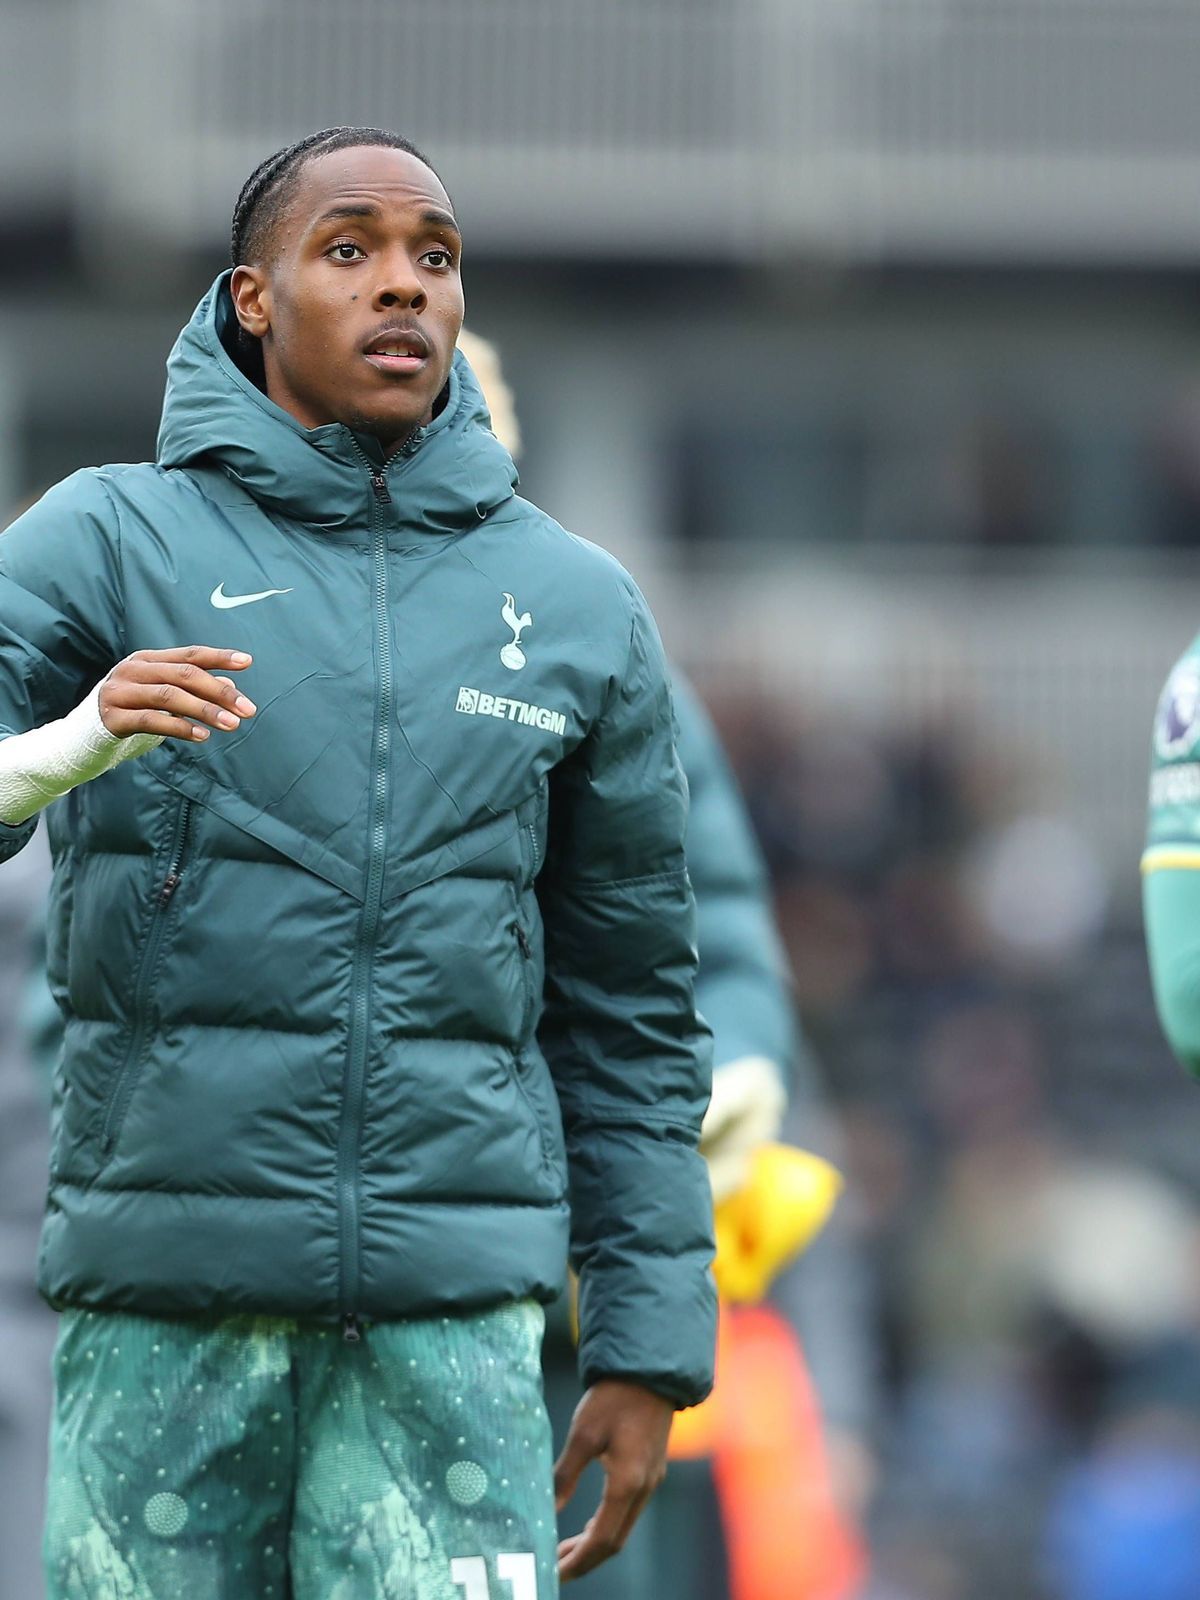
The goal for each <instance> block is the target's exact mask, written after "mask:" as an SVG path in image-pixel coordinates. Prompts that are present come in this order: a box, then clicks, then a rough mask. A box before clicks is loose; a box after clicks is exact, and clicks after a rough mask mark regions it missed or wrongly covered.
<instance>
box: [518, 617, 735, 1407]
mask: <svg viewBox="0 0 1200 1600" xmlns="http://www.w3.org/2000/svg"><path fill="white" fill-rule="evenodd" d="M632 600H633V605H634V611H633V616H632V619H631V631H630V634H629V644H628V654H627V658H626V664H625V666H624V669H623V671H622V673H621V676H620V678H619V679H617V680H615V681H614V683H613V685H612V689H611V692H610V695H609V700H608V704H607V706H606V709H605V710H604V712H603V714H602V716H601V717H600V718H599V720H598V722H597V724H596V725H595V727H594V728H593V729H592V731H591V732H590V733H589V734H588V736H587V738H586V739H585V740H584V741H583V743H582V744H581V745H580V746H579V748H578V749H577V750H576V751H575V752H574V753H573V754H572V755H571V756H570V757H569V758H568V759H567V760H566V761H565V762H564V763H563V764H562V765H561V766H559V767H557V768H556V769H555V772H554V774H553V776H552V779H551V797H550V834H549V844H548V849H547V856H546V864H545V867H544V868H543V870H542V874H541V876H540V878H539V879H538V895H539V899H540V902H541V907H542V916H543V919H544V923H545V935H546V943H545V948H546V988H545V1010H544V1012H543V1017H542V1025H541V1028H540V1029H539V1033H538V1038H539V1041H540V1043H541V1046H542V1049H543V1050H544V1051H545V1054H546V1059H547V1061H548V1062H549V1064H550V1069H551V1072H552V1073H553V1076H554V1083H555V1088H556V1090H557V1092H558V1099H559V1104H560V1107H561V1109H562V1117H563V1128H564V1132H565V1135H566V1142H567V1159H568V1167H569V1180H570V1199H571V1261H572V1265H573V1266H574V1267H575V1269H576V1270H577V1271H578V1273H579V1322H580V1341H579V1367H580V1376H581V1378H582V1379H583V1382H584V1384H585V1385H587V1384H591V1383H594V1382H595V1381H596V1380H597V1379H598V1378H602V1377H623V1378H627V1379H630V1380H635V1381H639V1382H641V1383H643V1384H645V1386H646V1387H647V1388H650V1389H654V1390H656V1391H657V1392H658V1393H660V1394H663V1395H667V1396H668V1397H670V1398H671V1399H672V1400H674V1401H675V1403H676V1404H677V1405H695V1404H696V1403H697V1402H698V1401H700V1400H702V1399H703V1398H704V1396H705V1395H706V1394H707V1393H708V1391H709V1389H710V1388H711V1386H712V1378H713V1356H714V1345H715V1338H716V1290H715V1285H714V1282H713V1278H712V1273H711V1271H710V1264H711V1261H712V1255H713V1237H712V1191H711V1189H710V1187H709V1182H708V1174H707V1170H706V1168H705V1164H704V1161H703V1158H702V1157H701V1156H700V1154H699V1152H698V1149H697V1145H698V1142H699V1137H700V1124H701V1120H702V1118H703V1116H704V1111H705V1108H706V1106H707V1104H708V1098H709V1093H710V1089H711V1077H712V1066H711V1061H712V1039H711V1035H710V1033H709V1030H708V1028H707V1027H706V1026H705V1024H704V1023H703V1022H702V1021H701V1020H700V1018H699V1017H698V1016H697V1013H696V1008H695V999H694V983H695V969H696V949H695V914H694V901H693V896H692V889H691V884H690V882H689V879H688V874H687V870H686V865H685V860H684V835H685V830H686V824H687V790H686V786H685V784H684V780H683V773H682V770H681V768H680V765H679V760H678V757H677V755H676V748H675V734H674V716H673V712H672V703H671V693H670V688H669V685H668V681H667V669H666V662H665V661H664V659H663V655H662V646H661V644H660V642H659V639H658V634H657V631H656V629H655V627H654V624H653V622H652V620H651V618H650V615H649V612H648V611H647V610H646V608H645V603H644V602H643V601H642V599H641V596H640V595H638V594H636V592H635V593H634V594H633V595H632Z"/></svg>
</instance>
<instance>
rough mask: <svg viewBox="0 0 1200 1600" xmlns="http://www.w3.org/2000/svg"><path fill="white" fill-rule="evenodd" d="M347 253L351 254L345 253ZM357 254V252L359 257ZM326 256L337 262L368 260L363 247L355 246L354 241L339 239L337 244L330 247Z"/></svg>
mask: <svg viewBox="0 0 1200 1600" xmlns="http://www.w3.org/2000/svg"><path fill="white" fill-rule="evenodd" d="M347 251H348V252H350V253H349V254H344V253H343V252H347ZM355 252H357V255H356V254H355ZM325 254H326V255H327V256H332V257H333V259H334V260H335V261H355V260H358V259H359V258H361V259H362V260H364V261H365V260H366V251H365V250H363V248H362V246H361V245H357V244H355V242H354V240H353V239H339V240H338V241H337V242H336V244H331V245H330V247H329V249H328V250H326V252H325Z"/></svg>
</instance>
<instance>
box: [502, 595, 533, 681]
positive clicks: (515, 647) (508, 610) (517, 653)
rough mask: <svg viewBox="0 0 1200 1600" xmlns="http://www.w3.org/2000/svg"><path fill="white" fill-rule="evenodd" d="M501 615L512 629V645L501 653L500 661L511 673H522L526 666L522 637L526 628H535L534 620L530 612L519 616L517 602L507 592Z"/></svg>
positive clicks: (506, 646)
mask: <svg viewBox="0 0 1200 1600" xmlns="http://www.w3.org/2000/svg"><path fill="white" fill-rule="evenodd" d="M500 615H501V616H502V617H503V618H504V621H505V622H506V623H507V625H508V626H509V627H510V628H511V629H512V633H513V636H512V643H511V644H506V645H505V646H504V648H503V650H501V652H500V659H501V661H503V663H504V665H505V666H506V667H507V668H508V669H509V671H510V672H520V670H521V668H522V667H523V666H524V665H525V652H524V650H522V649H521V635H522V634H523V633H524V632H525V629H526V628H532V627H533V618H532V616H531V615H530V614H529V612H528V611H523V612H522V613H521V615H520V616H518V615H517V602H516V601H515V600H514V599H513V597H512V595H510V594H509V593H508V592H507V590H506V591H505V593H504V604H503V606H501V608H500Z"/></svg>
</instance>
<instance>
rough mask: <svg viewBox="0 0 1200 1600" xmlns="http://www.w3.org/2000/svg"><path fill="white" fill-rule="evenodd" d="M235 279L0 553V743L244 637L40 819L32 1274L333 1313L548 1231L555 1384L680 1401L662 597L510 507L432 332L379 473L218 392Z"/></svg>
mask: <svg viewBox="0 0 1200 1600" xmlns="http://www.w3.org/2000/svg"><path fill="white" fill-rule="evenodd" d="M227 284H228V275H223V276H222V277H221V278H219V279H218V280H217V282H216V284H215V285H214V286H213V289H212V290H211V291H210V292H209V294H208V295H207V296H206V297H205V299H204V300H203V301H202V302H201V304H200V306H199V308H198V309H197V312H196V315H195V316H194V318H193V319H192V321H191V323H190V324H189V325H188V327H187V328H186V329H185V330H184V332H183V334H182V335H181V337H180V339H179V341H178V343H177V345H176V347H175V349H174V351H173V352H172V355H171V358H170V361H169V364H168V384H167V396H166V404H165V408H164V413H163V422H162V429H161V432H160V436H159V452H158V453H159V461H158V464H157V465H153V466H152V465H137V466H118V467H106V468H99V469H91V470H87V471H84V472H80V473H77V474H75V476H73V477H72V478H70V479H68V480H67V481H66V482H65V483H63V484H60V485H59V486H58V487H57V488H56V489H54V490H52V491H51V492H50V493H49V494H48V495H46V496H45V498H44V499H43V500H41V501H40V502H39V503H38V505H36V506H35V507H34V508H33V509H32V510H31V511H29V512H27V513H26V514H25V515H24V516H23V517H21V518H20V519H18V521H17V522H16V523H14V524H13V525H12V527H11V528H10V529H9V530H8V531H7V532H6V533H5V534H4V535H3V537H0V731H3V732H4V733H5V734H8V733H13V732H19V731H22V730H24V729H26V728H30V727H34V726H38V725H40V724H42V723H44V722H47V721H49V720H51V719H52V718H55V717H58V716H61V715H63V714H64V713H65V712H66V711H67V710H69V709H70V708H71V707H72V706H74V705H75V704H77V703H78V701H79V700H80V699H82V698H83V696H84V694H85V693H86V692H87V690H88V689H89V687H90V686H91V685H92V684H94V683H95V682H96V681H97V679H98V678H99V677H100V676H102V675H103V673H104V672H105V671H107V669H108V668H109V667H110V666H111V665H112V664H113V663H114V662H115V661H117V660H119V659H121V658H122V657H123V656H125V655H127V654H128V653H129V652H130V651H133V650H136V649H139V648H154V649H157V648H164V647H166V646H169V645H174V644H189V643H201V644H214V645H221V646H226V647H230V648H240V649H245V650H248V651H250V652H251V653H252V654H253V656H254V663H253V665H252V666H251V667H249V668H248V669H246V671H245V672H244V673H240V674H238V680H239V686H241V687H244V689H245V691H246V692H247V693H248V694H249V695H250V697H251V698H252V699H253V700H254V701H255V703H256V704H257V706H258V714H257V715H256V716H255V717H252V718H250V719H248V720H247V721H245V722H244V723H243V724H242V725H241V727H240V728H239V729H237V730H236V731H234V732H233V733H223V732H215V733H214V734H213V735H212V737H211V738H210V739H209V740H208V741H207V743H206V744H204V745H188V744H185V743H184V742H182V741H180V740H173V739H168V740H166V741H164V743H163V744H161V745H160V746H158V747H157V748H156V749H155V750H152V751H151V752H150V753H149V754H148V755H146V756H143V757H140V758H138V759H137V760H134V761H130V762H126V763H124V764H123V765H122V766H120V767H118V768H116V769H114V770H113V771H112V772H110V773H108V774H106V775H105V776H104V777H103V778H99V779H97V780H95V781H94V782H92V783H89V784H85V785H82V786H80V787H79V788H77V789H75V790H73V791H72V792H71V793H70V794H69V795H68V796H67V797H66V798H65V800H63V801H60V802H58V803H57V804H56V805H54V806H52V807H51V808H50V811H49V813H48V817H47V824H48V828H49V832H50V843H51V849H52V853H53V855H54V860H55V873H54V884H53V888H52V891H51V902H50V908H49V928H48V973H49V979H50V986H51V989H52V991H53V993H54V997H55V1000H56V1002H57V1004H58V1006H59V1008H60V1010H61V1011H62V1013H63V1016H64V1018H65V1040H64V1047H63V1054H62V1058H61V1063H60V1070H59V1073H58V1075H57V1080H56V1092H55V1107H54V1139H53V1149H52V1157H51V1174H50V1179H51V1181H50V1195H49V1202H48V1210H47V1218H46V1223H45V1228H44V1232H43V1240H42V1249H41V1256H40V1275H39V1283H40V1287H41V1289H42V1292H43V1293H44V1294H45V1295H46V1297H47V1298H48V1299H50V1300H51V1302H52V1303H54V1304H72V1305H85V1306H95V1307H114V1308H127V1309H135V1310H138V1311H142V1312H145V1313H149V1314H157V1315H173V1314H182V1315H187V1314H195V1313H206V1312H210V1311H213V1310H218V1309H219V1310H223V1311H231V1310H237V1309H242V1310H253V1311H260V1312H275V1313H287V1314H293V1315H300V1316H309V1317H314V1318H320V1319H329V1320H335V1319H339V1318H340V1319H341V1320H342V1321H343V1324H344V1325H345V1327H346V1329H347V1332H348V1333H349V1334H350V1335H351V1336H353V1334H354V1332H355V1328H356V1322H357V1318H358V1317H360V1316H365V1317H368V1318H379V1317H391V1316H400V1315H406V1314H415V1313H423V1312H429V1311H431V1310H435V1309H439V1308H442V1309H452V1308H459V1307H466V1306H475V1305H485V1304H489V1303H493V1302H496V1301H499V1300H502V1299H505V1298H508V1297H512V1296H518V1295H526V1294H534V1295H537V1296H539V1297H540V1298H543V1299H549V1298H550V1297H551V1296H552V1295H553V1294H554V1293H555V1292H556V1290H557V1288H558V1286H559V1282H560V1278H561V1270H562V1262H563V1259H564V1256H565V1255H566V1253H567V1229H568V1216H569V1217H570V1235H571V1237H570V1255H571V1259H572V1261H573V1263H574V1264H575V1266H576V1267H577V1269H578V1270H579V1272H580V1279H581V1299H580V1309H581V1322H582V1330H583V1338H582V1346H581V1355H580V1361H581V1370H582V1375H583V1377H584V1379H585V1381H587V1382H592V1381H594V1380H595V1379H596V1378H597V1377H599V1376H602V1375H605V1374H620V1375H624V1376H628V1377H632V1378H637V1379H640V1380H641V1381H642V1382H644V1383H647V1384H649V1385H650V1386H651V1387H654V1388H656V1389H658V1390H659V1391H660V1392H662V1393H664V1394H668V1395H670V1396H671V1397H672V1398H674V1399H675V1400H677V1401H678V1402H679V1403H682V1404H688V1403H692V1402H694V1401H696V1400H698V1399H699V1398H701V1397H702V1396H703V1394H704V1393H705V1392H706V1391H707V1389H708V1387H709V1385H710V1382H711V1366H712V1353H713V1342H714V1318H715V1295H714V1291H713V1285H712V1280H711V1274H710V1272H709V1261H710V1257H711V1251H712V1239H711V1201H710V1195H709V1189H708V1180H707V1176H706V1174H705V1170H704V1166H703V1163H702V1161H701V1160H700V1157H699V1156H698V1155H697V1153H696V1150H695V1145H696V1141H697V1138H698V1133H699V1125H700V1119H701V1116H702V1114H703V1111H704V1107H705V1104H706V1098H707V1091H708V1080H709V1049H710V1041H709V1036H708V1030H707V1028H706V1027H705V1025H704V1024H703V1023H702V1022H700V1021H699V1019H698V1018H697V1016H696V1013H695V1008H694V1002H693V997H692V985H693V978H694V969H695V949H694V935H693V905H692V894H691V889H690V885H689V883H688V878H687V873H686V870H685V868H684V859H683V836H684V825H685V814H686V790H685V786H684V784H683V781H682V777H681V773H680V769H679V764H678V761H677V758H676V755H675V749H674V742H673V737H672V722H673V718H672V712H671V703H670V693H669V690H668V687H667V678H666V668H665V665H664V662H663V659H662V652H661V646H660V644H659V641H658V637H657V633H656V631H655V628H654V625H653V622H652V621H651V619H650V617H649V614H648V612H647V610H646V608H645V604H644V602H643V601H642V599H641V597H640V595H639V594H638V591H637V589H636V587H635V586H634V584H633V582H632V580H631V579H630V578H629V577H628V575H627V574H626V573H625V572H624V571H623V570H622V569H621V568H620V567H619V566H618V565H617V564H616V563H615V562H614V561H613V560H611V558H609V557H608V556H606V555H605V554H604V553H602V552H601V551H599V550H597V549H596V548H595V547H593V546H591V545H588V544H587V543H586V542H584V541H582V540H579V539H576V538H574V537H572V536H571V535H569V534H567V533H565V532H564V531H563V530H562V529H561V528H560V527H558V525H557V524H556V523H554V522H553V521H552V520H551V519H550V518H549V517H547V516H545V515H544V514H542V513H541V512H539V511H538V510H536V509H535V508H534V507H533V506H531V505H529V504H528V503H527V502H526V501H523V500H521V499H520V498H519V497H517V496H516V495H515V494H514V493H513V487H514V483H515V472H514V469H513V467H512V463H511V461H510V459H509V457H508V455H507V453H506V452H505V451H504V450H503V448H502V447H501V446H500V445H499V444H498V443H497V441H496V439H495V438H494V437H493V435H492V434H491V432H490V431H489V430H488V428H487V426H486V411H485V410H484V406H483V401H482V398H481V396H480V393H479V390H478V387H477V385H476V383H475V381H474V378H473V376H472V374H471V370H470V367H469V366H468V365H467V363H466V361H465V360H464V358H463V357H462V356H461V355H459V356H456V358H455V365H454V370H453V372H452V374H451V378H450V381H449V388H448V398H447V401H446V404H445V405H444V407H443V409H442V411H441V412H440V414H439V415H438V416H437V417H436V418H435V419H434V421H433V422H432V423H431V424H430V425H429V426H428V427H426V428H424V429H421V430H419V431H418V433H417V435H416V436H415V438H414V439H413V440H412V441H410V443H409V445H408V446H406V447H405V449H404V450H403V451H402V452H400V453H399V454H398V455H397V456H395V457H393V458H392V459H391V460H390V461H388V462H386V463H385V462H384V460H383V457H382V454H381V452H380V450H379V447H378V445H377V444H376V443H375V442H374V441H373V440H371V439H370V438H369V437H365V436H359V435H356V434H355V433H352V432H351V431H350V430H349V429H347V428H345V427H343V426H341V425H338V424H332V425H329V426H326V427H321V428H316V429H312V430H306V429H304V428H302V427H301V426H300V425H299V424H298V423H297V422H296V421H295V420H294V419H292V418H291V417H290V416H288V415H287V414H286V413H285V412H283V411H282V410H280V409H279V408H278V407H276V406H275V405H273V404H272V403H271V402H270V401H269V400H268V399H267V398H266V397H265V396H264V395H263V394H261V393H260V392H259V391H258V390H257V389H256V388H255V387H254V386H253V384H251V383H250V382H249V381H248V380H247V379H246V378H245V377H244V376H243V375H242V373H241V372H240V371H239V370H238V368H237V366H236V365H235V363H234V361H233V360H232V359H231V357H230V355H229V353H228V351H227V349H226V341H227V340H228V339H229V337H230V333H231V330H232V327H233V314H232V307H231V304H230V301H229V295H228V287H227ZM231 597H232V598H233V599H234V600H235V601H237V602H239V603H238V604H237V605H236V607H234V608H230V607H229V605H228V601H229V599H230V598H231ZM222 602H225V603H224V604H222ZM230 609H232V611H233V614H226V612H227V611H228V610H230ZM31 832H32V828H31V827H30V826H28V825H26V826H22V827H16V828H3V827H0V855H5V854H12V853H13V852H14V851H15V850H16V849H19V848H20V847H21V845H22V844H23V843H24V842H25V841H26V839H27V838H28V837H29V835H30V833H31ZM568 1179H569V1181H568ZM568 1197H569V1202H570V1204H569V1208H568Z"/></svg>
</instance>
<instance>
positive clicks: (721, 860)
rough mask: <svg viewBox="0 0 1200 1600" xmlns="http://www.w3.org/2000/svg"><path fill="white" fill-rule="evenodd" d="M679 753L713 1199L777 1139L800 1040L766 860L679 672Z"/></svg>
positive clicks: (704, 1144)
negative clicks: (706, 1068)
mask: <svg viewBox="0 0 1200 1600" xmlns="http://www.w3.org/2000/svg"><path fill="white" fill-rule="evenodd" d="M674 698H675V710H676V714H677V717H678V726H679V759H680V762H681V763H682V766H683V770H684V772H685V774H686V775H687V783H688V792H689V795H690V800H691V803H690V807H689V812H688V833H687V863H688V873H689V875H690V877H691V880H692V888H693V889H694V890H695V894H696V943H697V945H698V947H699V951H700V970H699V974H698V976H697V981H696V1003H697V1005H698V1007H699V1009H700V1011H701V1013H702V1015H703V1016H704V1018H705V1020H706V1021H707V1023H708V1024H709V1026H710V1027H711V1028H712V1031H713V1092H712V1100H711V1102H710V1104H709V1107H708V1111H707V1112H706V1113H705V1117H704V1126H703V1128H702V1130H701V1136H700V1149H701V1152H702V1154H703V1155H704V1158H705V1160H706V1161H707V1162H708V1175H709V1179H710V1181H711V1183H712V1188H713V1199H714V1200H716V1201H721V1200H723V1199H725V1198H726V1197H727V1196H728V1195H730V1194H732V1193H734V1192H735V1191H736V1190H737V1189H739V1188H740V1187H741V1186H742V1184H743V1183H744V1182H745V1181H746V1178H747V1176H748V1175H749V1170H750V1161H751V1157H752V1156H753V1153H754V1151H755V1150H757V1149H758V1148H759V1146H760V1145H762V1144H764V1143H766V1142H768V1141H770V1140H772V1139H777V1138H778V1137H779V1133H780V1129H781V1127H782V1124H783V1114H784V1111H785V1109H786V1106H787V1092H786V1082H787V1077H786V1075H787V1071H788V1068H789V1065H790V1063H791V1061H792V1059H793V1056H794V1052H795V1046H796V1039H795V1027H794V1023H793V1017H792V1005H791V995H790V979H789V977H788V971H787V961H786V959H785V957H784V953H783V947H782V945H781V944H780V941H779V935H778V934H777V932H776V930H775V923H774V920H773V918H772V916H771V902H770V897H769V895H768V892H767V885H766V868H765V866H764V864H763V860H762V856H761V853H760V852H759V849H758V845H757V843H756V841H755V839H754V836H753V834H752V833H751V831H750V827H749V822H748V819H747V816H746V812H745V809H744V807H743V805H742V803H741V799H740V796H739V794H738V788H737V781H736V779H735V778H734V776H733V773H732V772H731V771H730V769H729V763H728V761H727V760H726V758H725V752H724V751H723V750H722V749H721V745H720V742H719V741H718V739H717V735H716V732H715V730H714V728H713V726H712V723H711V722H710V720H709V717H708V713H707V711H706V710H705V709H704V706H703V705H702V704H701V702H700V700H699V698H698V697H697V695H696V692H695V690H694V689H693V688H692V687H691V685H690V684H689V683H688V682H687V680H686V679H685V678H682V677H680V675H679V674H678V673H677V674H676V675H675V682H674Z"/></svg>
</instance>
